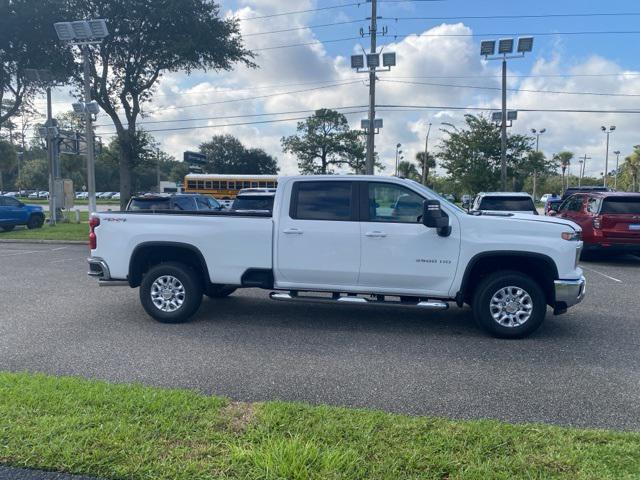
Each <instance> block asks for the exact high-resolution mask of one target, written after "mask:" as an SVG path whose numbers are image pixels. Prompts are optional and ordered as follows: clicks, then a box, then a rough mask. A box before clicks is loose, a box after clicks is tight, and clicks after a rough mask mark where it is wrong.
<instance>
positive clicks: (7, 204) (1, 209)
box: [0, 196, 26, 225]
mask: <svg viewBox="0 0 640 480" xmlns="http://www.w3.org/2000/svg"><path fill="white" fill-rule="evenodd" d="M25 210H26V209H25V208H24V207H22V204H21V203H20V202H19V201H18V200H16V199H15V198H13V197H5V196H0V225H2V224H4V225H15V224H16V223H23V222H24V221H25V220H26V219H25V218H23V217H26V216H25V215H24V212H25Z"/></svg>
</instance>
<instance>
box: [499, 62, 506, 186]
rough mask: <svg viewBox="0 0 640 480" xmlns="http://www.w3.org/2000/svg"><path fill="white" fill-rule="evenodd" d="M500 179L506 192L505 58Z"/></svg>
mask: <svg viewBox="0 0 640 480" xmlns="http://www.w3.org/2000/svg"><path fill="white" fill-rule="evenodd" d="M500 179H501V181H502V191H503V192H506V191H507V57H506V55H505V57H504V59H503V60H502V124H501V125H500Z"/></svg>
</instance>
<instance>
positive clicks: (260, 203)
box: [231, 188, 276, 212]
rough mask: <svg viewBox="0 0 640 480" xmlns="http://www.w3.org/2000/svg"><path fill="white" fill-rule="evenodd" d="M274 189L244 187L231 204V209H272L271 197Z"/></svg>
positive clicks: (273, 195)
mask: <svg viewBox="0 0 640 480" xmlns="http://www.w3.org/2000/svg"><path fill="white" fill-rule="evenodd" d="M274 190H275V189H266V188H265V189H257V188H256V189H250V188H248V189H246V190H241V191H240V192H239V193H238V195H237V196H236V198H235V200H234V201H233V203H232V204H231V210H233V211H236V212H250V211H264V212H271V211H272V210H273V199H274V198H275V196H276V193H275V191H274Z"/></svg>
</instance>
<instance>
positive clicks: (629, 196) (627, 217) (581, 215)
mask: <svg viewBox="0 0 640 480" xmlns="http://www.w3.org/2000/svg"><path fill="white" fill-rule="evenodd" d="M553 214H555V216H556V217H559V218H563V219H566V220H571V221H572V222H575V223H577V224H578V225H580V227H581V228H582V239H583V241H584V251H585V253H588V252H593V251H598V252H612V253H635V254H640V194H639V193H617V192H589V193H576V194H574V195H572V196H571V197H569V198H568V199H566V200H565V201H564V202H563V203H562V205H560V207H559V208H558V211H557V212H553Z"/></svg>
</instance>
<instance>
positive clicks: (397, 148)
mask: <svg viewBox="0 0 640 480" xmlns="http://www.w3.org/2000/svg"><path fill="white" fill-rule="evenodd" d="M401 146H402V144H401V143H398V144H397V145H396V177H397V176H398V154H399V153H402V150H400V147H401Z"/></svg>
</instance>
